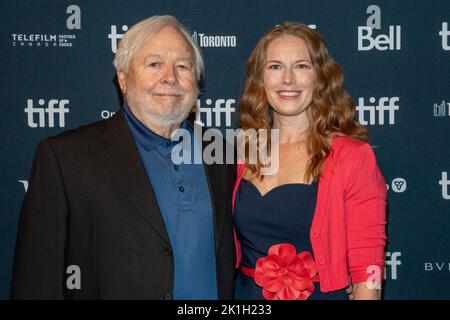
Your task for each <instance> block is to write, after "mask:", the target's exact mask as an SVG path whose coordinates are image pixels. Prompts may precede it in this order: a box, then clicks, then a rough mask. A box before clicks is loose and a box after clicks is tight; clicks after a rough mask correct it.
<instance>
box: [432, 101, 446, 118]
mask: <svg viewBox="0 0 450 320" xmlns="http://www.w3.org/2000/svg"><path fill="white" fill-rule="evenodd" d="M447 106H448V116H449V117H450V103H445V101H444V100H442V102H441V104H437V103H435V104H434V108H433V115H434V116H435V117H445V113H446V109H447Z"/></svg>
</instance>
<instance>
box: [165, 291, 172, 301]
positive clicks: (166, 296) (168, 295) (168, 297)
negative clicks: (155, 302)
mask: <svg viewBox="0 0 450 320" xmlns="http://www.w3.org/2000/svg"><path fill="white" fill-rule="evenodd" d="M164 300H172V294H170V293H165V294H164Z"/></svg>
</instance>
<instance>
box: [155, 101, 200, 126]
mask: <svg viewBox="0 0 450 320" xmlns="http://www.w3.org/2000/svg"><path fill="white" fill-rule="evenodd" d="M193 106H194V102H193V103H192V105H190V104H189V105H186V106H181V107H176V108H172V109H170V110H167V111H166V112H155V111H154V110H153V109H151V108H149V109H146V110H147V112H146V116H147V117H151V118H152V119H153V121H155V122H156V123H158V125H159V126H161V127H173V126H177V125H179V124H181V123H182V122H183V121H184V120H185V119H186V118H187V117H188V115H189V113H190V112H191V110H192V107H193Z"/></svg>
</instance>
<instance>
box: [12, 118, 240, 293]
mask: <svg viewBox="0 0 450 320" xmlns="http://www.w3.org/2000/svg"><path fill="white" fill-rule="evenodd" d="M204 168H205V172H206V177H207V180H208V187H209V191H210V195H211V201H212V207H213V212H214V225H215V244H216V259H217V262H216V265H217V288H218V297H219V299H231V298H232V295H233V280H234V277H233V274H234V262H235V252H234V244H233V231H232V224H231V193H232V187H233V183H234V174H233V173H234V169H233V167H232V166H230V165H220V164H213V165H204ZM70 265H76V266H78V267H79V268H80V270H81V289H68V288H67V286H66V281H67V280H68V279H69V277H70V276H71V275H73V274H74V273H73V271H71V270H70V269H69V272H67V267H68V266H70ZM173 276H174V259H173V255H172V250H171V245H170V241H169V237H168V234H167V231H166V228H165V225H164V220H163V217H162V215H161V212H160V209H159V206H158V202H157V199H156V196H155V193H154V191H153V189H152V186H151V183H150V180H149V178H148V176H147V173H146V171H145V168H144V165H143V163H142V161H141V158H140V155H139V151H138V150H137V147H136V143H135V141H134V137H133V135H132V133H131V131H130V129H129V127H128V124H127V123H126V120H125V118H124V114H123V111H119V112H118V113H117V114H116V115H114V116H113V117H112V118H110V119H107V120H103V121H100V122H96V123H94V124H90V125H87V126H84V127H81V128H77V129H75V130H70V131H67V132H64V133H62V134H59V135H57V136H55V137H51V138H48V139H45V140H43V141H41V142H40V143H39V146H38V149H37V152H36V156H35V159H34V162H33V166H32V169H31V175H30V184H29V189H28V192H27V194H26V197H25V200H24V203H23V206H22V212H21V217H20V222H19V232H18V236H17V243H16V254H15V260H14V269H13V280H12V298H13V299H171V297H172V292H173V291H172V290H173V280H174V279H173ZM69 280H73V278H71V279H69ZM192 285H195V284H192Z"/></svg>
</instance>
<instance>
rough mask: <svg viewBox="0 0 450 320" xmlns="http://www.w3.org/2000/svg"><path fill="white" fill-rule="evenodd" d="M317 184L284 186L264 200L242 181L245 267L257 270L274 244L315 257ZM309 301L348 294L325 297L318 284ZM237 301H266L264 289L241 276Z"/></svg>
mask: <svg viewBox="0 0 450 320" xmlns="http://www.w3.org/2000/svg"><path fill="white" fill-rule="evenodd" d="M317 190H318V183H317V182H314V183H312V184H311V185H306V184H297V183H295V184H285V185H281V186H279V187H277V188H274V189H272V190H271V191H269V192H268V193H267V194H265V195H264V196H262V195H261V193H260V192H259V190H258V189H257V188H256V186H255V185H253V184H252V183H251V182H249V181H247V180H245V179H242V181H241V183H240V186H239V189H238V191H237V194H236V202H235V207H234V215H233V220H234V225H235V228H236V233H237V236H238V238H239V242H240V244H241V248H242V264H243V265H244V266H247V267H249V268H252V269H254V268H255V264H256V260H258V259H259V258H261V257H264V256H266V255H267V252H268V250H269V248H270V247H271V246H273V245H275V244H280V243H290V244H292V245H293V246H294V247H295V248H296V250H297V254H298V253H300V252H301V251H305V250H306V251H309V252H310V253H311V254H313V251H312V247H311V242H310V240H309V231H310V228H311V223H312V219H313V215H314V210H315V207H316V200H317ZM314 286H315V290H314V292H313V294H312V295H311V296H310V297H309V298H308V300H348V296H347V293H346V292H345V290H339V291H335V292H328V293H324V292H321V291H320V288H319V286H320V285H319V283H316V282H315V283H314ZM234 298H235V299H237V300H263V299H264V297H263V295H262V288H261V287H259V286H257V285H256V284H255V281H254V280H253V278H251V277H248V276H246V275H244V274H243V273H242V272H239V273H238V275H237V278H236V282H235V293H234Z"/></svg>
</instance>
